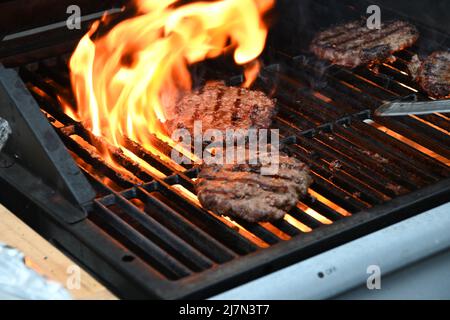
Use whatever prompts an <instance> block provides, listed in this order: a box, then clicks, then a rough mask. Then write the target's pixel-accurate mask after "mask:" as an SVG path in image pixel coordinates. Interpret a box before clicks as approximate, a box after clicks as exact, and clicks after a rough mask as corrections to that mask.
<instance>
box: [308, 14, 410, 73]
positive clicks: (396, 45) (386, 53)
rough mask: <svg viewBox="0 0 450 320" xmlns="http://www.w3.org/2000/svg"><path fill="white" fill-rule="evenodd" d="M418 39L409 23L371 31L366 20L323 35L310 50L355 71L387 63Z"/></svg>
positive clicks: (328, 30) (312, 44)
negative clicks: (356, 68)
mask: <svg viewBox="0 0 450 320" xmlns="http://www.w3.org/2000/svg"><path fill="white" fill-rule="evenodd" d="M418 38H419V32H418V31H417V29H416V27H415V26H413V25H411V24H409V23H408V22H404V21H390V22H386V23H383V24H381V29H379V30H377V29H375V30H371V29H369V28H367V25H366V20H357V21H353V22H349V23H346V24H343V25H338V26H335V27H332V28H330V29H327V30H325V31H322V32H320V33H319V34H317V35H316V37H315V38H314V39H313V41H312V43H311V47H310V48H311V51H312V52H314V53H315V54H316V55H317V56H318V57H319V58H321V59H324V60H328V61H331V62H333V63H335V64H338V65H342V66H345V67H349V68H355V67H357V66H360V65H364V64H369V63H375V62H378V61H383V60H386V59H387V58H389V57H390V56H391V55H392V53H394V52H397V51H401V50H403V49H404V48H407V47H409V46H412V45H413V44H414V43H415V42H416V41H417V39H418Z"/></svg>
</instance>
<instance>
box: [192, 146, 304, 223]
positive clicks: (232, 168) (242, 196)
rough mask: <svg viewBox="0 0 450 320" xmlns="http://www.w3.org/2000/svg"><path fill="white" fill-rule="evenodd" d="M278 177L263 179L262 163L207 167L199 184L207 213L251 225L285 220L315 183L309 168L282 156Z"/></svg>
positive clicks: (198, 190) (202, 201)
mask: <svg viewBox="0 0 450 320" xmlns="http://www.w3.org/2000/svg"><path fill="white" fill-rule="evenodd" d="M277 163H278V164H279V167H278V168H279V169H278V172H277V173H276V174H271V175H262V174H261V167H262V165H261V163H258V164H254V165H252V164H249V162H248V161H247V162H246V163H245V164H224V165H204V166H203V167H202V169H201V171H200V173H199V176H198V180H197V182H196V191H197V195H198V199H199V201H200V203H201V204H202V206H203V207H204V208H205V209H208V210H211V211H213V212H215V213H217V214H221V215H227V216H230V217H238V218H241V219H244V220H246V221H249V222H258V221H273V220H278V219H281V218H283V217H284V215H285V213H286V211H289V210H290V209H291V208H293V207H294V206H295V205H296V203H297V201H298V199H299V197H301V196H302V195H305V194H306V192H307V191H308V187H309V186H310V184H311V183H312V178H311V176H310V172H309V168H308V167H307V166H306V165H305V164H304V163H302V162H300V161H298V160H297V159H295V158H293V157H289V156H286V155H284V154H280V156H279V161H278V162H277Z"/></svg>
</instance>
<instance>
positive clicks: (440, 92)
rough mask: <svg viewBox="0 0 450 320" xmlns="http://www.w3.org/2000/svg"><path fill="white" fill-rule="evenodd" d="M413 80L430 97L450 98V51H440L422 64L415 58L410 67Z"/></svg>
mask: <svg viewBox="0 0 450 320" xmlns="http://www.w3.org/2000/svg"><path fill="white" fill-rule="evenodd" d="M408 67H409V70H410V72H411V75H412V76H413V78H414V79H415V80H416V81H417V82H418V83H419V84H420V86H421V87H422V89H423V90H424V91H425V92H426V93H428V95H430V96H432V97H434V98H438V99H440V98H450V51H438V52H435V53H433V54H431V55H430V56H429V57H428V58H427V59H425V61H423V62H421V61H420V60H419V58H418V57H417V56H414V57H413V59H412V61H411V64H410V65H409V66H408Z"/></svg>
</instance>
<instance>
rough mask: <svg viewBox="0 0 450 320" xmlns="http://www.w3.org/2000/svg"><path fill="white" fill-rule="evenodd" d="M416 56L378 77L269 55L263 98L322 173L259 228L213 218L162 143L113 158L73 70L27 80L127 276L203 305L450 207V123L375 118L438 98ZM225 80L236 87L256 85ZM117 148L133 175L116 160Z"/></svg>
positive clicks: (403, 55)
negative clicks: (374, 232)
mask: <svg viewBox="0 0 450 320" xmlns="http://www.w3.org/2000/svg"><path fill="white" fill-rule="evenodd" d="M320 5H321V4H320V1H319V4H318V6H320ZM410 50H411V51H403V52H400V53H398V54H397V55H396V56H397V60H396V61H395V62H392V63H384V64H383V65H381V66H380V67H379V68H378V70H375V69H373V68H372V69H370V68H365V67H361V68H357V69H356V70H353V71H350V70H346V69H342V68H339V67H337V66H330V65H326V64H324V63H323V62H320V61H317V60H316V59H315V58H314V57H312V56H311V55H309V54H302V55H298V53H295V54H291V52H289V50H283V49H277V50H272V51H271V52H270V53H269V54H268V55H267V57H268V58H267V61H268V63H269V65H268V66H267V67H265V68H264V70H263V71H262V73H261V75H260V77H259V79H258V81H257V83H256V85H255V86H256V88H258V89H261V90H263V91H265V92H267V93H271V94H273V95H274V96H275V97H276V98H277V101H278V108H279V113H278V115H277V116H276V117H275V119H274V127H275V128H278V129H280V134H281V137H282V138H283V144H284V146H285V149H286V152H288V153H289V154H291V155H293V156H295V157H297V158H298V159H299V160H301V161H303V162H305V163H307V164H308V165H309V166H310V168H311V170H312V173H313V176H314V184H313V185H312V186H311V189H310V190H309V194H308V196H307V197H306V198H304V199H302V200H301V201H299V203H298V205H297V206H296V207H295V208H294V209H292V210H291V211H290V212H289V213H288V214H287V215H286V218H285V219H284V220H282V221H278V222H274V223H259V224H250V223H247V222H245V221H242V220H239V219H236V220H231V219H229V218H226V217H221V216H217V215H215V214H213V213H211V212H207V211H205V210H204V209H203V208H202V207H201V206H200V204H199V203H198V201H197V199H196V197H195V195H194V183H195V178H196V176H197V174H198V169H197V167H195V166H188V165H183V166H180V165H177V164H175V163H173V162H171V160H170V152H171V147H170V145H168V144H167V143H165V142H162V141H160V140H158V139H157V138H156V137H153V140H154V143H155V150H144V149H143V148H142V147H141V146H139V145H138V144H136V143H135V142H133V141H131V140H128V143H127V145H126V149H127V150H128V151H124V150H113V149H112V148H113V147H111V146H109V145H108V144H107V143H106V142H105V141H102V140H101V139H98V138H93V135H92V134H91V133H90V132H89V130H88V128H85V127H84V126H83V125H82V124H81V123H79V122H76V121H74V120H73V119H71V118H70V117H69V116H67V115H66V114H64V113H63V112H62V111H61V104H60V101H61V100H60V98H63V100H64V101H66V102H67V103H70V104H73V103H74V99H73V97H72V94H71V92H70V80H69V75H68V70H67V57H61V56H59V57H56V58H52V59H47V60H43V61H39V62H36V63H33V64H30V65H27V66H22V67H20V69H19V73H20V75H21V77H22V79H23V80H24V81H25V82H26V84H27V86H28V88H29V90H30V92H31V93H32V94H33V96H34V97H35V99H36V100H37V101H38V103H39V104H40V106H41V108H42V110H43V112H44V113H46V115H47V117H48V119H49V121H50V122H51V123H52V125H53V126H54V127H55V129H56V130H57V132H58V134H59V135H60V137H61V139H62V140H63V141H64V143H65V145H66V146H67V148H68V149H69V151H70V152H71V154H72V155H73V157H74V158H75V159H76V161H77V163H78V165H79V166H80V167H81V168H82V170H83V172H84V173H85V175H86V176H87V177H88V179H89V181H90V182H91V183H92V185H93V187H94V188H95V190H96V192H97V198H96V199H95V200H94V201H93V203H90V204H88V205H87V208H86V209H87V210H88V212H89V217H88V220H89V223H90V225H91V227H92V228H94V229H95V230H98V232H101V233H102V234H104V236H105V239H108V241H110V242H111V243H112V245H111V244H110V246H113V247H114V246H116V247H118V248H120V252H123V253H124V254H123V255H122V260H121V261H120V262H117V263H118V264H119V266H118V267H117V268H127V265H128V266H129V265H131V264H133V263H137V261H138V263H139V265H141V266H144V267H145V268H144V267H143V271H142V272H144V273H148V274H150V275H151V277H150V278H151V279H152V280H153V281H152V282H151V283H145V281H140V280H139V279H141V280H142V278H141V277H142V275H139V274H134V275H133V274H130V275H128V276H129V277H131V278H132V279H133V280H134V281H135V282H136V286H142V287H144V288H146V290H147V292H151V293H152V295H154V296H157V297H165V298H168V297H169V298H174V297H176V298H179V297H200V296H201V297H203V296H206V295H208V294H211V293H212V292H217V291H218V290H221V289H223V288H226V287H230V286H233V285H236V284H238V283H239V282H240V281H244V280H246V279H249V278H252V277H257V276H258V275H261V274H265V273H267V272H269V271H270V270H271V269H270V268H274V267H276V268H281V267H282V266H283V265H286V264H288V263H290V262H293V261H298V260H300V259H302V258H305V257H307V256H311V255H312V254H314V253H317V252H320V251H323V250H325V249H326V248H330V247H332V246H333V245H336V244H337V243H341V242H343V241H346V240H348V239H350V238H352V237H353V238H354V237H357V236H358V235H360V234H362V233H363V232H367V231H370V230H371V228H380V227H382V226H383V225H384V224H386V223H389V222H393V221H395V220H396V219H401V218H403V217H405V216H407V215H412V214H414V213H415V212H418V211H420V209H421V208H422V206H423V203H422V205H420V206H419V205H417V203H418V201H423V200H429V202H428V205H433V204H432V203H431V202H430V201H431V200H432V199H434V200H435V201H437V198H439V199H440V200H439V201H442V200H447V201H448V194H449V192H448V191H449V189H450V183H449V181H450V180H449V179H448V178H449V176H450V167H449V165H450V160H449V159H450V137H449V135H448V133H449V129H450V122H449V118H448V117H446V116H445V115H443V114H434V115H428V116H408V117H397V118H376V117H373V116H372V110H374V109H375V108H377V107H378V106H379V105H380V104H381V103H382V102H383V101H384V100H393V99H399V98H406V97H408V96H411V95H415V96H416V97H418V98H421V99H425V98H426V97H424V96H422V95H421V94H420V93H419V91H418V89H417V85H416V84H415V83H413V82H412V81H411V80H410V79H409V77H408V76H407V74H406V63H407V61H408V60H409V59H410V58H411V56H412V55H413V54H414V50H417V48H412V49H410ZM215 69H216V68H215ZM217 70H218V69H216V72H218V71H217ZM221 70H222V71H220V72H221V78H222V79H229V81H228V82H229V84H239V82H240V81H242V76H238V77H231V74H230V72H229V71H227V70H226V69H223V68H222V69H221ZM59 97H60V98H59ZM104 148H110V149H111V150H113V153H112V154H113V157H114V160H115V161H116V162H117V163H119V164H120V165H121V167H122V168H123V170H120V172H119V171H118V170H116V169H114V168H112V167H111V166H110V165H108V164H107V163H106V162H105V161H104V160H103V159H102V157H101V152H99V150H102V149H104ZM133 155H134V156H136V157H138V158H140V159H141V160H143V163H144V164H142V163H141V162H140V163H141V164H138V163H137V162H136V161H134V160H133V157H134V156H133ZM418 190H419V191H420V193H417V191H418ZM412 207H414V208H415V209H414V210H413V209H412ZM406 209H408V210H406ZM357 217H359V218H357ZM382 218H385V220H383V222H382V223H381V222H380V221H381V219H382ZM369 222H373V223H375V222H376V224H372V225H371V224H370V223H369ZM358 228H360V229H358ZM346 231H353V232H352V233H351V234H347V235H346V233H345V232H346ZM275 261H278V264H276V266H275V265H274V264H273V263H274V262H275ZM88 264H89V263H88ZM122 264H123V265H124V266H123V267H121V266H122ZM225 266H226V267H225ZM94 272H97V271H95V270H94ZM250 272H252V274H250ZM130 273H131V272H130ZM229 279H234V280H235V281H234V282H233V283H229V284H225V282H226V281H227V280H229ZM113 285H114V286H115V287H118V288H116V289H117V290H118V293H119V294H122V295H127V293H126V292H125V291H121V290H122V289H121V285H120V284H113Z"/></svg>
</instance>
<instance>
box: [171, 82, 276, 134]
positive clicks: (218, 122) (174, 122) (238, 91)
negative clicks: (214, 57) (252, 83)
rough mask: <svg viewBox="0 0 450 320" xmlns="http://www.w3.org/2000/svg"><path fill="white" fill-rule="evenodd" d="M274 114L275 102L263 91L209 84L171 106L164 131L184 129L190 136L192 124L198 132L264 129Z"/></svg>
mask: <svg viewBox="0 0 450 320" xmlns="http://www.w3.org/2000/svg"><path fill="white" fill-rule="evenodd" d="M274 113H275V101H274V99H270V98H269V97H267V96H266V95H265V94H264V93H263V92H261V91H256V90H249V89H245V88H239V87H230V86H226V85H225V84H223V83H221V82H219V83H213V84H208V85H206V86H204V87H202V88H201V89H200V90H197V91H194V92H192V93H189V94H186V95H185V96H184V97H183V98H182V99H181V100H180V101H178V103H177V104H176V106H175V109H174V112H173V114H172V115H171V119H170V120H168V121H166V128H167V130H168V131H169V132H170V133H172V132H173V131H174V130H176V129H181V128H185V129H187V130H189V132H190V133H191V134H192V133H193V129H194V121H198V120H201V121H202V130H203V132H205V131H206V130H208V129H217V130H221V131H225V130H226V129H228V128H229V129H249V128H256V129H260V128H268V127H269V126H270V124H271V122H272V117H273V115H274Z"/></svg>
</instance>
